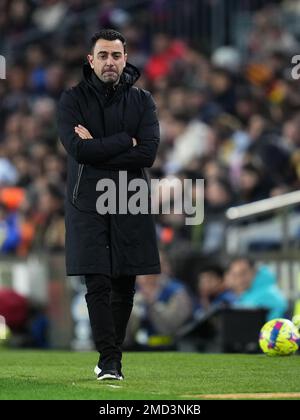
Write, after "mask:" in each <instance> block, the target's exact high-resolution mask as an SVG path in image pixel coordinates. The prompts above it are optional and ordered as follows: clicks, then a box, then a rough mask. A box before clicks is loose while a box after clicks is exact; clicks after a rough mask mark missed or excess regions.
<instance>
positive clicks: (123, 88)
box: [58, 29, 160, 380]
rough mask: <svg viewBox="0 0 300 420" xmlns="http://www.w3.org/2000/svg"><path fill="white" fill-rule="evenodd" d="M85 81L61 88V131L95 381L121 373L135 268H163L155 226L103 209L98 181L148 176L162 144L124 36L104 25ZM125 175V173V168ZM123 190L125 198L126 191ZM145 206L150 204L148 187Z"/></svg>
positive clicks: (147, 218)
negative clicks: (96, 354) (95, 355)
mask: <svg viewBox="0 0 300 420" xmlns="http://www.w3.org/2000/svg"><path fill="white" fill-rule="evenodd" d="M87 59H88V63H86V64H84V66H83V76H84V78H83V80H82V81H81V82H80V83H79V84H78V85H77V86H75V87H73V88H71V89H69V90H68V91H65V92H64V93H63V94H62V97H61V100H60V103H59V108H58V128H59V136H60V139H61V142H62V144H63V145H64V147H65V149H66V151H67V154H68V163H67V164H68V181H67V196H66V201H65V209H66V220H65V221H66V268H67V275H69V276H72V275H77V276H78V275H81V276H84V279H85V283H86V287H87V294H86V301H87V306H88V311H89V317H90V322H91V327H92V332H93V338H94V341H95V346H96V349H97V351H98V352H99V354H100V357H99V362H98V364H97V366H96V367H95V373H96V374H97V377H98V379H99V380H103V379H118V380H120V379H123V375H122V372H121V358H122V350H121V345H122V343H123V341H124V338H125V333H126V326H127V323H128V320H129V317H130V313H131V310H132V306H133V297H134V292H135V278H136V275H138V274H157V273H160V263H159V254H158V249H157V243H156V233H155V225H154V220H153V217H152V215H151V214H150V210H149V212H148V214H140V213H138V214H129V213H128V212H127V213H126V214H123V213H124V212H119V211H118V210H117V211H116V212H114V214H112V212H110V213H109V212H108V213H106V214H102V213H101V214H100V213H99V212H97V209H96V201H97V198H98V197H99V192H98V193H97V189H96V186H97V183H98V181H99V180H103V179H109V180H111V181H113V182H114V185H115V186H116V197H117V200H118V197H119V196H120V194H122V193H123V191H121V189H122V188H121V186H120V190H119V185H120V182H119V172H120V171H127V173H126V175H127V177H126V178H127V183H129V182H130V181H131V180H132V179H136V178H138V179H139V178H140V179H144V180H146V177H145V173H144V169H143V168H145V167H151V166H152V164H153V162H154V159H155V156H156V151H157V147H158V144H159V124H158V120H157V115H156V108H155V104H154V102H153V99H152V96H151V94H150V93H149V92H147V91H145V90H143V89H139V88H136V87H134V86H133V84H134V83H135V82H136V80H137V79H138V77H139V75H140V74H139V72H138V70H137V69H136V68H135V67H134V66H132V65H131V64H129V63H127V54H126V41H125V38H124V37H123V36H122V34H120V33H119V32H117V31H114V30H110V29H104V30H101V31H100V32H98V33H96V34H95V35H94V36H93V37H92V40H91V49H90V53H89V54H88V56H87ZM123 174H124V172H123ZM130 194H131V195H132V193H130V192H128V197H129V198H130ZM147 199H148V209H150V206H149V203H150V194H149V196H148V197H147Z"/></svg>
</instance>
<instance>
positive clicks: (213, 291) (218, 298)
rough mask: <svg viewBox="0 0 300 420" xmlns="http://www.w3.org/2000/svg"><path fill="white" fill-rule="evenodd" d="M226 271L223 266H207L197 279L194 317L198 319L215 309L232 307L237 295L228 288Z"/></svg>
mask: <svg viewBox="0 0 300 420" xmlns="http://www.w3.org/2000/svg"><path fill="white" fill-rule="evenodd" d="M224 274H225V270H224V268H223V267H222V266H221V265H218V264H214V265H213V264H212V265H210V266H206V267H205V268H204V269H203V271H201V272H200V273H199V275H198V277H197V284H196V291H197V303H196V309H195V313H194V317H195V318H198V317H200V316H202V315H203V314H204V313H205V312H208V311H210V310H212V309H214V308H220V307H226V306H231V305H232V304H233V303H234V301H235V300H236V295H235V294H234V293H233V292H232V291H231V290H229V289H228V288H227V285H226V283H225V277H224Z"/></svg>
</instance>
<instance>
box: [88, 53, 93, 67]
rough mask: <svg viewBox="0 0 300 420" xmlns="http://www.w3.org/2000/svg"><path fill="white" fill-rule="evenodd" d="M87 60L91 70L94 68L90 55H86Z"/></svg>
mask: <svg viewBox="0 0 300 420" xmlns="http://www.w3.org/2000/svg"><path fill="white" fill-rule="evenodd" d="M87 59H88V62H89V64H90V66H91V68H92V69H93V68H94V57H93V56H92V55H91V54H88V55H87Z"/></svg>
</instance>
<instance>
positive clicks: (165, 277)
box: [126, 254, 193, 348]
mask: <svg viewBox="0 0 300 420" xmlns="http://www.w3.org/2000/svg"><path fill="white" fill-rule="evenodd" d="M161 267H162V274H160V275H151V276H138V278H137V292H136V295H135V305H134V308H133V312H132V314H131V318H130V321H129V325H128V329H127V339H126V345H127V346H134V345H139V346H141V347H144V348H147V347H148V348H170V347H171V346H172V345H173V340H174V337H175V335H176V332H177V330H178V329H179V328H180V327H181V326H182V325H184V324H185V323H186V322H187V321H188V320H189V319H190V318H191V316H192V312H193V302H192V299H191V296H190V293H189V292H188V290H187V289H186V287H185V286H184V284H182V282H181V281H179V280H178V279H176V278H174V277H173V276H172V274H171V268H170V265H169V262H168V260H167V259H166V257H165V256H164V255H163V254H161Z"/></svg>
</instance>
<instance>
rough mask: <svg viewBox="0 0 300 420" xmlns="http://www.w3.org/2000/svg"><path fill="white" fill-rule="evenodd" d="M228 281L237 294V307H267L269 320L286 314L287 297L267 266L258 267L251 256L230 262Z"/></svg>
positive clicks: (237, 258)
mask: <svg viewBox="0 0 300 420" xmlns="http://www.w3.org/2000/svg"><path fill="white" fill-rule="evenodd" d="M226 281H227V285H228V286H229V287H230V288H231V290H232V291H233V292H234V293H235V294H236V297H237V298H236V301H235V306H236V307H247V308H266V309H267V310H268V314H267V319H268V320H270V319H274V318H281V317H284V316H285V313H286V311H287V308H288V303H287V299H286V298H285V296H284V295H283V293H282V292H281V290H280V289H279V287H278V286H277V280H276V277H275V275H274V274H273V272H272V271H271V270H270V269H269V268H268V267H267V266H265V265H262V266H260V267H256V266H255V263H254V261H252V260H251V259H250V258H248V257H244V256H243V257H236V258H234V259H233V260H232V261H231V262H230V264H229V267H228V271H227V276H226Z"/></svg>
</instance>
